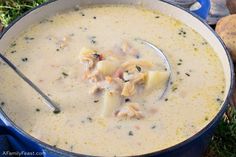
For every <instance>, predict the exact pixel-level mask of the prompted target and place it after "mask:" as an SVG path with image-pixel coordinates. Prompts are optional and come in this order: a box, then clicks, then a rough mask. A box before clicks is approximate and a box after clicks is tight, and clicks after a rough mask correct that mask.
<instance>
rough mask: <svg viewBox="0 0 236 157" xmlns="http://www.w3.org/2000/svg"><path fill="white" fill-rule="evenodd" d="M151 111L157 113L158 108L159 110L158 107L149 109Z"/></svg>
mask: <svg viewBox="0 0 236 157" xmlns="http://www.w3.org/2000/svg"><path fill="white" fill-rule="evenodd" d="M149 112H150V113H151V114H155V113H157V112H158V110H157V109H156V108H151V109H150V110H149Z"/></svg>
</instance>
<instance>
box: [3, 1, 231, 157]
mask: <svg viewBox="0 0 236 157" xmlns="http://www.w3.org/2000/svg"><path fill="white" fill-rule="evenodd" d="M56 1H58V0H49V1H48V2H45V3H43V4H41V5H39V6H37V7H34V8H33V9H31V10H29V11H27V12H25V13H24V14H22V15H21V16H19V17H17V18H16V19H15V20H14V21H13V22H11V23H10V24H9V25H8V26H7V27H6V28H5V29H4V30H3V32H2V33H1V34H0V40H1V39H2V38H3V37H4V35H5V34H6V33H7V32H8V30H10V29H11V27H12V26H14V25H15V24H16V23H17V22H18V21H19V20H21V19H22V18H23V17H25V16H27V15H28V14H29V13H31V12H32V11H35V10H37V9H38V8H41V7H44V6H46V5H48V4H51V3H54V2H56ZM160 1H161V2H164V3H167V4H169V5H172V6H174V7H176V8H179V9H181V10H184V11H185V12H186V13H188V14H190V15H192V17H193V18H196V19H197V20H198V21H199V22H201V23H202V24H204V26H205V27H207V28H208V29H209V30H210V31H211V33H213V34H214V36H215V37H216V38H217V39H218V40H219V41H220V43H221V45H222V46H223V48H224V50H225V53H226V56H227V59H228V62H229V66H230V88H229V91H228V93H227V96H226V99H225V101H224V103H223V104H222V105H221V109H220V110H219V111H218V113H217V114H216V115H215V117H214V118H213V119H212V120H211V122H210V123H208V124H207V125H206V126H205V127H203V128H202V129H201V130H200V131H198V132H197V133H196V134H194V135H192V136H191V137H189V138H187V139H186V140H184V141H182V142H180V143H177V144H175V145H173V146H170V147H168V148H165V149H162V150H159V151H155V152H150V153H147V154H141V155H134V156H137V157H142V156H152V155H161V154H162V153H167V152H171V151H173V150H176V149H178V148H181V147H183V146H184V145H187V144H190V143H192V142H193V141H194V140H196V139H197V138H199V137H200V136H201V135H203V134H204V133H205V132H207V131H208V130H209V129H210V128H212V127H213V126H214V124H216V123H217V121H218V120H219V119H220V118H221V117H222V116H223V114H224V112H225V111H226V109H227V106H228V103H229V98H230V97H231V95H232V93H233V89H234V77H235V74H234V66H233V61H232V58H231V57H230V54H229V52H228V50H227V48H226V45H225V44H224V42H223V41H222V39H221V38H220V37H219V35H218V34H217V33H216V32H215V31H214V30H213V29H212V28H211V27H210V26H209V25H208V24H207V23H206V21H204V20H203V19H201V18H200V17H199V16H198V15H196V14H194V13H192V12H191V11H189V10H186V9H184V8H183V7H181V6H177V5H175V4H174V3H172V2H167V1H165V0H160ZM0 119H2V120H3V121H4V122H5V123H7V126H8V127H11V128H13V129H16V131H17V132H18V133H19V134H20V135H21V136H23V137H26V138H28V139H30V140H32V141H33V142H36V143H37V144H39V146H40V147H41V149H42V151H43V152H45V148H46V149H47V150H49V151H52V152H54V153H58V154H61V155H69V156H91V155H86V154H80V153H73V152H69V151H66V150H63V149H60V148H57V147H53V146H51V145H49V144H47V143H45V142H43V141H40V140H39V139H37V138H35V137H33V136H31V135H30V134H28V133H26V132H25V131H24V130H23V129H21V128H20V127H18V125H16V124H15V123H14V122H13V121H12V120H11V119H10V118H9V117H8V116H7V115H6V113H5V112H4V111H3V110H2V108H0Z"/></svg>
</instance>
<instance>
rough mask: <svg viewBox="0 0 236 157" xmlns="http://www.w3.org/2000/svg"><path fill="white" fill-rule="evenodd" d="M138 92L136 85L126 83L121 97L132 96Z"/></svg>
mask: <svg viewBox="0 0 236 157" xmlns="http://www.w3.org/2000/svg"><path fill="white" fill-rule="evenodd" d="M135 92H136V89H135V85H134V83H132V82H130V81H129V82H125V83H124V87H123V89H122V92H121V95H122V96H132V95H134V94H135Z"/></svg>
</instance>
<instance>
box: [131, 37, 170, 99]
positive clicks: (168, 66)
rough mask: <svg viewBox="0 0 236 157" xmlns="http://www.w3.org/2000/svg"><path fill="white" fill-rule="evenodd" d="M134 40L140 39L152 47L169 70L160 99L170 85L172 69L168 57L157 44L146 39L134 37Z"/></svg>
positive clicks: (142, 42)
mask: <svg viewBox="0 0 236 157" xmlns="http://www.w3.org/2000/svg"><path fill="white" fill-rule="evenodd" d="M134 40H135V41H140V42H141V44H145V45H148V46H149V47H151V48H152V49H154V50H155V51H156V52H157V55H158V56H159V57H160V58H161V60H162V61H163V64H164V65H165V67H166V70H167V71H168V72H169V77H168V80H167V83H166V85H165V88H164V90H163V93H162V94H161V96H160V98H159V99H162V98H163V97H164V96H165V94H166V92H167V90H168V88H169V85H170V82H171V76H172V69H171V65H170V62H169V60H168V58H167V57H166V55H165V54H164V53H163V52H162V50H160V49H159V48H158V47H157V46H155V45H154V44H152V43H150V42H148V41H146V40H143V39H140V38H135V39H134Z"/></svg>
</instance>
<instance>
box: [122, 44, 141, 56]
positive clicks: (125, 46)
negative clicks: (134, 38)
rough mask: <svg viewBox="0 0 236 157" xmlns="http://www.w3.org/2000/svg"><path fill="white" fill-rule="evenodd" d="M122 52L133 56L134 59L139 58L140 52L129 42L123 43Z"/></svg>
mask: <svg viewBox="0 0 236 157" xmlns="http://www.w3.org/2000/svg"><path fill="white" fill-rule="evenodd" d="M121 50H122V51H123V52H124V53H126V54H129V55H132V56H134V57H136V56H139V52H138V51H137V50H136V49H135V48H133V47H132V46H131V45H130V44H129V43H128V42H127V41H123V42H122V44H121Z"/></svg>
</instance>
